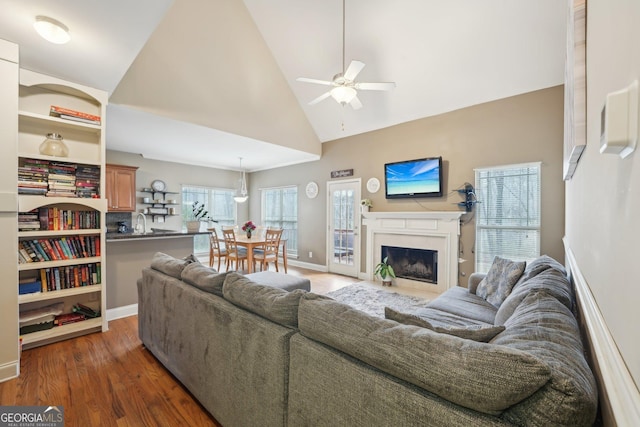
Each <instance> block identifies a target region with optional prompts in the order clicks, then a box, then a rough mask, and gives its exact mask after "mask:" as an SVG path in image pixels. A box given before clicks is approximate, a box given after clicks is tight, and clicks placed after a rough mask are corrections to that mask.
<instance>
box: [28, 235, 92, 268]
mask: <svg viewBox="0 0 640 427" xmlns="http://www.w3.org/2000/svg"><path fill="white" fill-rule="evenodd" d="M96 256H100V236H65V237H55V238H49V239H23V240H20V241H19V242H18V257H19V260H18V261H19V262H20V264H25V263H29V262H45V261H59V260H64V259H77V258H89V257H96Z"/></svg>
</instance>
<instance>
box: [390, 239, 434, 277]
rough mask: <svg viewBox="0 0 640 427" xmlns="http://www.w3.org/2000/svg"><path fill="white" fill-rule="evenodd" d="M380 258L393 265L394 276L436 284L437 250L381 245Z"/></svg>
mask: <svg viewBox="0 0 640 427" xmlns="http://www.w3.org/2000/svg"><path fill="white" fill-rule="evenodd" d="M380 249H381V259H385V258H387V263H388V264H389V265H391V267H393V270H394V272H395V274H396V277H399V278H402V279H409V280H417V281H419V282H427V283H434V284H438V251H434V250H430V249H416V248H405V247H397V246H385V245H382V246H381V247H380Z"/></svg>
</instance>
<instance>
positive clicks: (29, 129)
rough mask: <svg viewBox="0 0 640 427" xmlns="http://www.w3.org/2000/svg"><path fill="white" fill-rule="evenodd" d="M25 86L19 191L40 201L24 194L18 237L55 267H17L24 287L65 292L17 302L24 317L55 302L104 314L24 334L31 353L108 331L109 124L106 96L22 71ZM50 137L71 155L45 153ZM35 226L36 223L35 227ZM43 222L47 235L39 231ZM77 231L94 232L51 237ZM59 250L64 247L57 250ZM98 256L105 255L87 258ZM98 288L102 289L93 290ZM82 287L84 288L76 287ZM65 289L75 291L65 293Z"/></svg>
mask: <svg viewBox="0 0 640 427" xmlns="http://www.w3.org/2000/svg"><path fill="white" fill-rule="evenodd" d="M19 79H20V84H19V89H18V108H17V111H16V114H17V118H18V150H17V151H18V166H19V168H18V171H17V172H18V177H19V179H18V181H19V188H18V191H20V192H22V193H28V192H32V193H37V194H18V218H19V219H20V218H22V219H21V221H22V222H21V223H20V228H23V229H24V230H23V231H18V233H17V234H18V242H19V246H20V248H21V249H23V250H27V249H26V246H31V247H33V248H35V249H37V250H38V251H39V253H40V255H41V256H40V257H39V259H45V260H46V259H51V260H50V261H33V262H24V263H19V264H18V265H17V270H18V275H19V279H20V283H21V284H22V285H25V284H27V283H31V284H33V283H34V282H33V281H32V282H29V281H30V280H34V281H40V280H38V279H40V278H42V280H41V281H42V283H44V282H46V283H47V284H52V283H54V281H55V283H56V285H59V286H58V287H59V288H63V289H59V290H49V291H46V292H37V293H33V294H24V295H19V296H18V304H19V311H20V312H24V311H29V310H37V309H40V308H43V307H45V306H47V305H50V304H52V303H56V304H59V303H62V306H63V313H70V312H72V310H73V306H74V305H75V304H79V303H81V304H85V305H88V306H91V307H92V308H93V309H95V310H99V311H100V312H102V313H103V315H102V317H98V318H94V319H88V320H84V321H81V322H77V323H72V324H69V325H64V326H56V327H53V328H52V329H48V330H43V331H38V332H33V333H29V334H25V335H23V346H24V345H26V346H27V348H30V347H36V346H39V345H45V344H49V343H51V342H55V341H58V340H62V339H66V338H71V337H74V336H78V335H82V334H85V333H89V332H94V331H107V330H108V323H107V320H106V316H105V315H104V311H105V310H106V306H107V304H106V283H107V281H106V277H105V272H106V258H105V251H106V246H105V242H106V240H105V229H104V224H105V213H106V212H107V200H106V198H104V197H105V196H104V195H105V166H106V165H105V152H106V148H105V147H106V144H105V132H104V129H105V127H104V123H105V117H106V106H107V101H108V93H107V92H105V91H101V90H98V89H94V88H90V87H87V86H83V85H79V84H76V83H73V82H67V81H64V80H61V79H58V78H55V77H51V76H46V75H43V74H40V73H36V72H33V71H29V70H24V69H21V70H20V74H19ZM52 106H56V107H61V108H63V109H67V112H68V113H69V114H70V115H73V114H76V113H74V112H79V113H78V114H76V115H75V116H76V117H81V116H82V113H86V114H87V115H92V116H99V117H100V123H99V124H98V123H95V124H94V123H85V122H80V121H76V120H70V119H65V118H59V117H54V116H51V115H50V111H51V109H52ZM69 110H72V111H69ZM49 133H59V134H61V135H62V136H63V138H64V142H65V144H66V145H67V147H68V149H69V156H68V157H53V156H48V155H43V154H40V150H39V147H40V144H42V142H43V141H44V139H45V137H46V135H47V134H49ZM81 174H82V176H81ZM56 175H57V176H56ZM54 176H55V177H54ZM43 177H44V178H43ZM69 177H73V179H71V178H69ZM42 182H45V183H46V184H44V187H45V190H44V191H43V192H40V191H41V190H42ZM45 193H48V194H54V197H48V196H45V195H44V194H45ZM60 195H62V196H66V195H72V196H78V195H81V196H87V197H61V196H60ZM98 196H99V198H98ZM43 208H47V209H46V210H44V209H43ZM33 211H36V212H38V213H42V212H44V213H43V216H42V217H40V215H38V217H37V218H36V219H33V218H32V215H33ZM47 212H48V214H49V215H50V214H51V212H54V216H48V214H47ZM60 212H63V213H60ZM63 215H64V216H63ZM47 220H48V223H47ZM33 221H35V222H36V223H35V224H33ZM38 221H40V224H39V225H40V228H42V230H38V224H37V222H38ZM67 224H68V225H67ZM71 224H73V226H74V227H81V226H88V227H92V228H84V229H83V228H77V229H60V230H57V229H55V230H50V228H54V227H56V228H64V227H68V226H71ZM29 228H31V230H30V229H29ZM56 244H57V245H59V247H57V249H56V248H55V246H56ZM86 245H89V246H88V247H87V246H86ZM94 245H95V252H92V253H89V248H94ZM49 246H51V248H53V249H51V248H49ZM85 247H86V250H85ZM98 248H99V249H98ZM27 252H28V250H27ZM21 253H22V255H20V254H19V258H20V257H22V258H23V260H24V254H25V253H24V252H21ZM93 253H99V254H100V255H98V256H81V255H91V254H93ZM52 254H53V255H55V256H53V255H52ZM74 256H75V258H74ZM27 257H29V256H27ZM35 258H36V257H35V256H34V255H31V256H30V259H35ZM54 258H55V260H53V259H54ZM39 270H42V271H39ZM58 275H59V276H60V278H58ZM45 279H46V280H45ZM96 282H99V284H90V283H96ZM78 284H85V286H77V285H78ZM22 285H20V286H22ZM65 286H71V287H69V288H67V289H64V287H65ZM16 288H17V286H16ZM54 288H55V286H54ZM50 289H51V288H50Z"/></svg>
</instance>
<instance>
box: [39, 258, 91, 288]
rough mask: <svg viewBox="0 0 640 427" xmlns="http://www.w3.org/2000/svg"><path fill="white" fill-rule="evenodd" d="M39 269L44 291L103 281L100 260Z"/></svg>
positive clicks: (89, 284)
mask: <svg viewBox="0 0 640 427" xmlns="http://www.w3.org/2000/svg"><path fill="white" fill-rule="evenodd" d="M39 271H40V283H41V286H42V289H41V291H42V292H52V291H59V290H61V289H71V288H79V287H81V286H91V285H99V284H100V283H101V281H102V273H101V271H102V270H101V267H100V263H99V262H98V263H92V264H82V265H68V266H64V267H49V268H41V269H40V270H39Z"/></svg>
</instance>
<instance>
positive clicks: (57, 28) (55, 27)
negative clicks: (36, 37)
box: [33, 15, 71, 44]
mask: <svg viewBox="0 0 640 427" xmlns="http://www.w3.org/2000/svg"><path fill="white" fill-rule="evenodd" d="M33 27H34V28H35V29H36V31H37V32H38V34H40V36H42V38H43V39H45V40H47V41H49V42H51V43H55V44H65V43H67V42H68V41H69V40H71V36H70V35H69V28H67V26H66V25H64V24H63V23H62V22H60V21H56V20H55V19H53V18H49V17H48V16H42V15H39V16H36V22H34V23H33Z"/></svg>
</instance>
